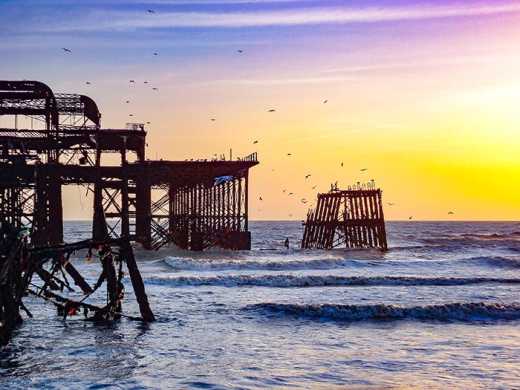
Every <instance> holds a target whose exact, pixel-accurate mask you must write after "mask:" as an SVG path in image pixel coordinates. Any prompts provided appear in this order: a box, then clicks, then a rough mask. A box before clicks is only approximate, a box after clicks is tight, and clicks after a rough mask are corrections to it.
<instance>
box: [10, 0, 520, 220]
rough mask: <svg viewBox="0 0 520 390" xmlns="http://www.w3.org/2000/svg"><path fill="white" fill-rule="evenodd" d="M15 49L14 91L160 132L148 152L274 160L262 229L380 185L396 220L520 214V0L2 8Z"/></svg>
mask: <svg viewBox="0 0 520 390" xmlns="http://www.w3.org/2000/svg"><path fill="white" fill-rule="evenodd" d="M148 10H152V11H153V13H152V12H148ZM0 42H1V44H0V59H1V61H0V78H1V79H6V80H10V79H13V80H16V79H28V80H31V79H33V80H40V81H43V82H45V83H47V84H48V85H49V86H51V88H52V89H53V90H54V91H55V92H70V93H72V92H74V93H82V94H86V95H89V96H90V97H92V98H93V99H94V100H95V101H96V102H97V103H98V106H99V108H100V111H101V113H102V125H103V127H106V128H124V126H125V123H126V122H129V121H130V122H133V121H137V122H143V123H144V122H148V121H149V122H151V124H150V125H148V126H147V130H148V139H149V148H148V151H147V153H148V157H149V158H163V159H172V160H184V159H186V158H211V157H212V156H213V155H214V154H215V153H216V154H219V155H220V154H222V153H225V154H229V149H232V150H233V155H234V156H245V155H248V154H250V153H252V152H258V156H259V160H260V165H259V166H257V167H255V168H253V170H252V171H251V176H250V177H251V181H250V184H251V188H250V218H251V219H264V220H265V219H266V220H273V219H281V220H286V219H302V218H304V216H305V215H306V211H307V208H308V206H309V204H311V203H312V201H313V200H314V199H315V196H316V191H321V192H325V191H328V190H329V189H330V185H331V183H334V182H338V186H339V187H347V186H348V185H351V184H354V183H357V182H362V183H363V182H368V181H370V180H372V179H373V180H375V182H376V184H377V185H378V186H379V187H381V188H382V189H383V197H384V201H385V216H386V218H387V219H390V220H408V218H409V217H411V216H413V218H414V219H416V220H520V105H519V98H520V72H519V69H520V66H519V65H520V50H519V49H520V1H500V0H497V1H488V2H485V1H472V0H466V1H452V0H436V1H412V0H382V1H375V0H353V1H347V0H343V1H341V0H315V1H312V0H127V1H123V0H84V1H75V0H54V1H52V0H33V1H31V0H0ZM63 47H66V48H69V49H70V50H71V51H72V52H71V53H66V52H64V51H63V50H62V48H63ZM238 50H242V51H243V52H242V53H239V52H238ZM154 53H157V55H154ZM130 79H133V80H135V81H136V82H135V85H134V84H130V83H129V80H130ZM87 81H89V82H90V85H87V84H86V82H87ZM144 81H148V83H147V84H145V83H144ZM152 87H156V88H158V90H157V91H154V90H153V89H152ZM126 100H130V103H129V104H126V103H125V101H126ZM325 101H327V102H326V103H324V102H325ZM270 109H275V110H276V111H275V112H268V111H269V110H270ZM129 114H133V116H132V117H129ZM211 118H215V119H216V120H215V121H211ZM7 125H8V123H6V121H5V120H3V119H0V127H2V126H7ZM255 140H258V143H257V144H253V141H255ZM288 153H291V156H288V155H287V154H288ZM342 163H343V166H342ZM365 169H366V170H365ZM361 170H363V171H361ZM306 175H311V176H310V177H309V178H308V179H305V176H306ZM313 187H316V189H315V190H313ZM284 189H285V190H287V191H286V192H285V193H284V192H283V190H284ZM288 192H293V193H294V195H293V196H289V195H287V193H288ZM84 196H85V194H84V191H83V190H82V191H81V192H80V190H79V189H76V188H67V189H66V190H65V195H64V197H65V201H64V202H65V210H64V214H65V217H66V218H69V219H83V218H89V217H90V213H91V211H90V210H91V208H90V206H89V205H88V202H91V200H88V199H85V198H84ZM260 197H261V198H262V200H260V199H259V198H260ZM302 199H306V200H308V201H309V203H307V204H303V203H302V202H301V200H302ZM387 203H392V204H394V205H393V206H389V205H388V204H387ZM78 204H79V205H80V207H78ZM450 211H453V212H454V214H453V215H452V214H448V212H450Z"/></svg>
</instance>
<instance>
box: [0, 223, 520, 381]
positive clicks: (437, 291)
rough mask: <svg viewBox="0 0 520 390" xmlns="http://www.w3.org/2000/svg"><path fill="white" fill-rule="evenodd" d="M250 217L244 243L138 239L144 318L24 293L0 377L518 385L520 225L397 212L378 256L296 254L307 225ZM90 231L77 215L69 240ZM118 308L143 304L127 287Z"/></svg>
mask: <svg viewBox="0 0 520 390" xmlns="http://www.w3.org/2000/svg"><path fill="white" fill-rule="evenodd" d="M251 228H252V230H253V239H254V242H253V250H252V251H251V252H230V251H223V250H211V251H208V252H204V253H189V252H186V251H181V250H176V249H174V248H166V249H162V250H161V251H159V252H153V253H152V252H144V251H141V250H140V249H138V250H137V252H136V253H137V256H138V258H139V259H140V268H141V270H142V272H143V277H144V280H145V283H146V287H147V291H148V293H149V298H150V301H151V304H152V307H153V309H154V311H155V312H156V315H157V317H158V321H157V322H156V323H153V324H150V325H146V326H145V325H141V324H138V323H135V322H131V321H127V320H122V321H121V322H120V323H116V324H113V325H109V326H93V325H92V324H85V323H84V322H82V321H81V320H80V319H79V318H78V319H70V320H68V321H67V323H66V324H63V323H62V322H61V321H60V320H59V318H58V317H57V316H56V314H55V312H54V310H53V309H52V308H51V307H49V306H47V305H44V304H42V303H41V302H39V301H35V300H32V299H30V298H28V299H27V303H28V306H29V307H30V309H31V310H32V312H33V314H35V318H34V319H30V320H26V321H25V323H24V325H23V326H22V327H20V328H19V329H18V331H17V332H16V335H15V337H14V340H13V342H12V343H11V344H10V345H9V346H8V347H6V348H4V349H3V350H2V351H1V352H0V378H1V386H0V387H6V388H20V389H22V388H23V389H25V388H27V387H38V388H41V387H49V388H53V387H61V388H76V387H77V388H85V387H89V386H91V387H92V388H96V387H102V386H103V385H110V384H114V383H117V385H118V386H120V387H121V388H143V387H144V388H165V387H169V388H209V389H219V388H236V389H238V388H246V389H248V388H289V387H290V388H318V389H320V388H323V389H329V388H344V387H345V386H347V387H358V388H364V387H397V388H399V387H405V388H406V387H417V386H419V387H434V388H439V387H440V388H479V387H482V388H494V387H502V388H514V387H515V386H519V384H520V382H519V379H518V378H520V368H519V367H518V364H517V358H518V349H519V348H520V334H519V332H518V326H519V325H520V303H519V302H518V298H519V297H520V225H519V224H516V223H417V222H416V223H389V224H388V231H389V241H390V246H391V248H392V249H391V250H390V251H389V252H388V253H385V254H383V253H380V252H377V251H366V252H364V251H351V252H347V251H344V250H334V251H330V252H325V251H301V250H299V249H298V238H299V237H300V236H301V225H300V224H299V223H293V222H256V223H251ZM89 229H90V226H89V224H87V223H80V222H74V223H72V222H71V223H68V225H67V226H66V230H67V232H66V234H67V240H69V241H74V240H79V239H83V238H86V237H88V235H89ZM286 237H289V239H290V242H291V245H292V248H291V249H289V250H286V249H285V248H284V247H283V242H284V240H285V238H286ZM76 263H77V264H78V267H79V268H80V270H81V271H82V272H84V273H85V274H87V275H89V277H90V278H91V279H95V278H96V275H97V271H98V266H97V265H96V264H90V263H87V262H85V261H84V260H83V257H82V256H81V255H79V256H77V260H76ZM126 283H128V281H126ZM127 291H128V292H129V291H131V288H127ZM96 299H98V300H100V299H102V296H100V297H97V298H96ZM124 309H125V310H126V311H127V312H129V313H133V314H135V313H137V312H138V308H137V305H136V303H135V301H134V297H133V295H132V294H131V293H128V294H127V297H126V301H125V302H124Z"/></svg>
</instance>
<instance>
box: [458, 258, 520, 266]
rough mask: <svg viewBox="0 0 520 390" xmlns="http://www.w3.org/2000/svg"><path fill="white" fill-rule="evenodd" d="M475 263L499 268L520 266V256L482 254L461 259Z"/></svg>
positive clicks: (463, 261)
mask: <svg viewBox="0 0 520 390" xmlns="http://www.w3.org/2000/svg"><path fill="white" fill-rule="evenodd" d="M459 261H460V262H462V263H467V264H473V265H488V266H493V267H499V268H520V258H518V257H503V256H481V257H471V258H468V259H462V260H459Z"/></svg>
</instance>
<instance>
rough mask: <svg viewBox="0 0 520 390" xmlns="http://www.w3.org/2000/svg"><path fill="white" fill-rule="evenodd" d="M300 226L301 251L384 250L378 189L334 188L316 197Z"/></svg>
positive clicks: (385, 242) (381, 209) (380, 195)
mask: <svg viewBox="0 0 520 390" xmlns="http://www.w3.org/2000/svg"><path fill="white" fill-rule="evenodd" d="M304 225H305V230H304V233H303V240H302V248H303V249H332V248H338V247H346V248H378V249H381V250H383V251H385V250H387V249H388V245H387V241H386V229H385V219H384V215H383V205H382V191H381V190H380V189H368V188H361V187H360V188H355V189H348V190H338V189H335V188H334V189H332V190H331V191H330V192H328V193H323V194H318V199H317V204H316V208H315V209H311V210H309V212H308V214H307V221H306V222H305V223H304Z"/></svg>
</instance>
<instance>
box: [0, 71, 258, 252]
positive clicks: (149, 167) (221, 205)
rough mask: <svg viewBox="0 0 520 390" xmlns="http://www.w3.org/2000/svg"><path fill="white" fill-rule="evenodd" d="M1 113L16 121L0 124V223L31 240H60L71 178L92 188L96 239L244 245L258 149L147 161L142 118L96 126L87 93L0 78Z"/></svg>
mask: <svg viewBox="0 0 520 390" xmlns="http://www.w3.org/2000/svg"><path fill="white" fill-rule="evenodd" d="M6 116H9V117H10V118H12V119H14V126H13V127H11V128H0V227H1V226H3V225H5V224H9V225H10V226H13V227H15V228H27V229H29V231H30V238H31V244H32V245H55V244H59V243H61V242H62V241H63V211H62V186H63V185H71V184H75V185H81V186H84V187H86V189H87V191H90V192H91V193H92V194H93V199H94V200H93V203H94V206H93V224H92V237H93V239H94V240H102V239H105V238H106V236H107V233H108V236H109V237H111V238H118V237H125V238H128V239H130V240H131V241H135V242H139V243H141V244H142V245H143V247H144V248H146V249H158V248H160V247H161V246H163V245H165V244H167V243H170V242H173V243H175V244H177V245H178V246H180V247H181V248H186V249H192V250H202V249H204V248H207V247H210V246H220V247H224V248H231V249H249V248H250V245H251V236H250V233H249V231H248V185H249V179H248V177H249V174H248V173H249V169H250V168H251V167H253V166H255V165H257V164H258V161H257V156H256V154H252V155H250V156H247V157H246V158H243V159H238V160H236V161H229V160H228V161H225V160H212V161H207V160H203V161H202V160H200V161H162V160H161V161H149V160H147V159H146V156H145V146H146V132H145V130H144V125H142V124H134V123H130V124H127V128H126V129H102V128H101V122H100V120H101V114H100V113H99V110H98V108H97V106H96V103H95V102H94V101H93V100H92V99H90V98H89V97H87V96H84V95H75V94H54V93H53V91H52V90H51V89H50V88H49V87H48V86H46V85H45V84H43V83H40V82H36V81H0V119H3V118H5V117H6ZM114 153H115V154H116V155H117V154H118V155H119V157H118V158H117V159H114V158H113V157H112V158H111V159H110V158H109V154H114ZM109 160H111V161H112V164H113V161H114V160H119V161H118V163H117V164H115V165H109ZM105 219H106V221H107V223H106V224H105ZM105 230H106V231H105Z"/></svg>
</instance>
